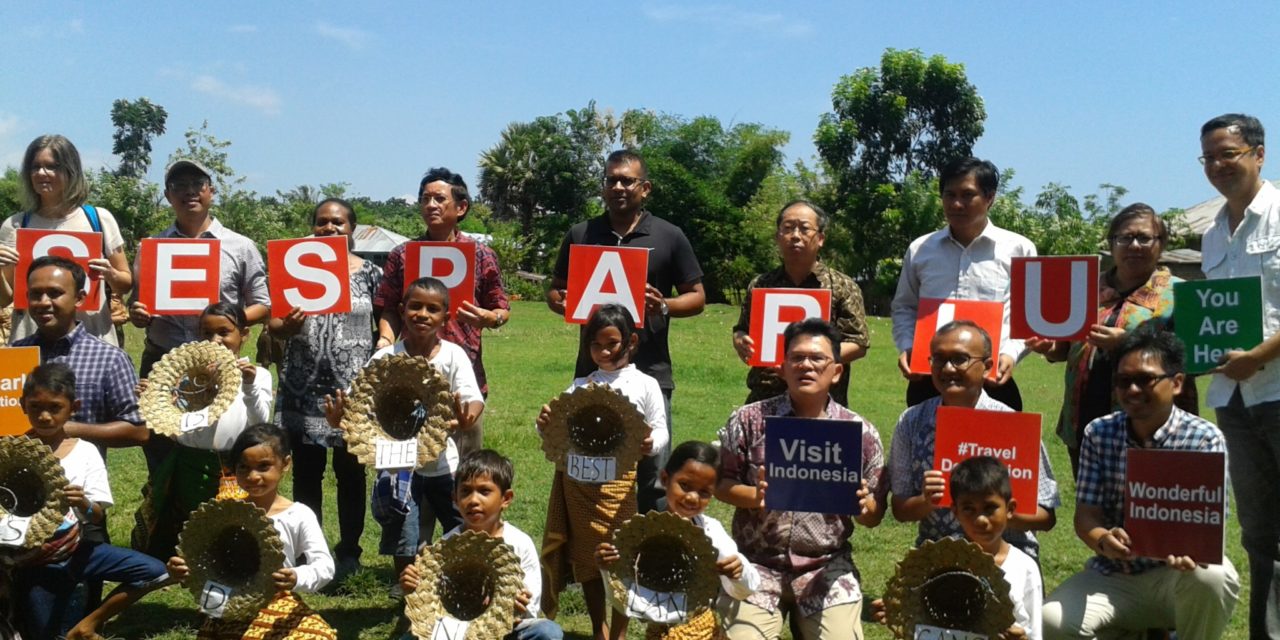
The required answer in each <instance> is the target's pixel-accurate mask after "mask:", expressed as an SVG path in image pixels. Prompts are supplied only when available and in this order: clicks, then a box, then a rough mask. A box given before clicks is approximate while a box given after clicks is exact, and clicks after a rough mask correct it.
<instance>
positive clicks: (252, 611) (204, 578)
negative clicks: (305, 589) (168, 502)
mask: <svg viewBox="0 0 1280 640" xmlns="http://www.w3.org/2000/svg"><path fill="white" fill-rule="evenodd" d="M177 554H178V555H179V556H181V557H182V558H183V559H185V560H186V561H187V566H188V567H190V568H191V575H190V576H189V577H188V578H187V580H186V587H187V590H188V591H190V592H191V593H192V594H194V595H195V597H196V599H197V600H199V599H200V597H201V591H202V590H203V589H204V586H205V583H206V582H208V581H210V580H212V581H213V582H216V583H218V584H220V585H223V586H226V587H228V588H229V589H230V590H231V593H230V596H229V598H228V600H227V605H226V608H225V609H224V610H223V614H222V617H223V618H225V619H228V620H243V619H246V618H253V617H254V616H256V615H257V614H258V610H259V609H261V608H262V607H263V605H265V604H267V601H269V600H270V599H271V597H272V596H274V595H275V592H276V587H275V581H274V580H272V578H271V574H272V573H274V572H276V571H279V570H280V568H281V567H283V566H284V545H283V543H281V542H280V534H279V533H277V532H276V528H275V526H273V525H272V524H271V520H270V519H268V518H267V514H266V512H265V511H263V510H262V509H259V508H258V507H256V506H254V505H253V504H252V503H249V502H245V501H243V500H210V501H208V502H205V503H204V504H202V505H200V508H198V509H196V511H195V513H193V514H191V519H189V520H187V523H186V525H184V526H183V528H182V533H181V534H179V535H178V551H177Z"/></svg>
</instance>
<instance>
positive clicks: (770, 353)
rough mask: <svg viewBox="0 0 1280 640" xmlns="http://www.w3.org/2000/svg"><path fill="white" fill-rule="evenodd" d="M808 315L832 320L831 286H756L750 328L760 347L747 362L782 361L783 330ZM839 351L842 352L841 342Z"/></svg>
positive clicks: (767, 364)
mask: <svg viewBox="0 0 1280 640" xmlns="http://www.w3.org/2000/svg"><path fill="white" fill-rule="evenodd" d="M808 318H821V319H823V320H830V319H831V291H830V290H829V289H752V290H751V324H750V325H749V327H748V330H749V335H750V337H751V341H752V342H754V343H755V346H756V348H755V350H754V351H753V352H752V354H751V360H750V361H748V362H747V364H749V365H751V366H753V367H776V366H778V365H780V364H782V356H783V341H782V332H783V331H786V329H787V325H789V324H791V323H793V322H799V321H801V320H806V319H808ZM836 351H837V352H838V351H839V346H838V345H837V348H836Z"/></svg>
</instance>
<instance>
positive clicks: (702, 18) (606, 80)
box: [0, 0, 1280, 213]
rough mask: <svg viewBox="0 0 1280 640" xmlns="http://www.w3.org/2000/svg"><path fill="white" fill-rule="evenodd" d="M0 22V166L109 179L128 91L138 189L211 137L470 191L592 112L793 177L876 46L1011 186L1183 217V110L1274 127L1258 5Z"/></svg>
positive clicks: (24, 14) (71, 7) (264, 173)
mask: <svg viewBox="0 0 1280 640" xmlns="http://www.w3.org/2000/svg"><path fill="white" fill-rule="evenodd" d="M0 25H3V31H4V34H5V35H4V37H3V38H0V59H2V60H3V61H4V63H3V64H4V67H3V68H4V70H3V71H0V166H6V165H13V166H16V165H17V164H18V163H19V162H20V160H21V154H22V151H23V149H24V148H25V147H26V144H27V143H28V142H29V141H30V140H31V139H32V138H33V137H35V136H36V135H39V134H41V133H46V132H58V133H62V134H64V135H66V136H68V137H69V138H71V139H72V141H74V142H75V143H76V145H77V146H78V147H79V148H80V150H81V154H82V155H83V156H84V157H85V159H86V161H87V162H88V163H89V164H91V165H94V166H101V165H104V164H106V165H114V163H115V160H114V159H113V158H112V156H111V131H112V129H111V122H110V117H109V114H110V108H111V102H112V100H114V99H116V98H131V99H132V98H137V97H140V96H146V97H148V98H150V99H151V100H152V101H154V102H157V103H159V104H161V105H163V106H164V107H165V108H166V109H167V110H168V112H169V132H168V133H167V134H166V135H164V136H163V137H161V138H160V139H159V140H158V141H157V142H156V147H155V152H154V154H153V162H154V165H156V167H153V171H152V176H153V178H157V179H158V178H159V173H160V169H159V168H158V165H162V164H163V163H164V161H165V159H166V158H167V157H168V155H169V153H170V152H171V151H173V150H174V149H175V148H176V147H178V146H179V145H180V144H181V143H182V133H183V131H184V130H186V129H187V128H188V127H192V126H199V124H200V123H201V121H204V120H208V122H209V127H210V130H211V131H212V132H213V133H214V134H215V135H216V136H218V137H220V138H222V139H227V140H231V141H232V142H233V143H234V145H233V146H232V147H231V156H230V162H231V165H232V166H233V167H234V168H235V169H236V170H237V171H238V172H240V173H241V174H243V175H245V176H247V178H248V181H247V183H246V186H247V187H248V188H251V189H254V190H256V191H259V192H262V193H272V192H274V191H276V190H287V189H289V188H292V187H293V186H296V185H299V184H312V185H316V184H320V183H324V182H347V183H350V192H351V193H355V194H364V195H369V196H373V197H376V198H385V197H389V196H394V195H403V194H412V193H413V192H414V191H415V190H416V187H417V181H418V178H419V177H420V176H421V175H422V173H423V172H424V171H425V170H426V169H427V168H428V167H431V166H437V165H443V166H448V167H450V168H452V169H454V170H456V171H459V172H460V173H462V174H463V175H464V176H467V177H468V178H469V182H473V183H474V177H475V175H476V168H475V167H476V161H477V158H478V156H479V154H480V152H481V151H483V150H485V149H487V148H489V147H491V146H492V145H493V144H494V143H495V142H496V141H497V140H498V136H499V133H500V132H501V131H502V129H503V128H504V127H505V126H506V125H507V124H508V123H510V122H512V121H521V120H529V119H532V118H534V117H536V116H539V115H546V114H552V113H556V112H560V111H563V110H566V109H571V108H578V107H582V106H584V105H586V104H587V102H588V101H590V100H593V99H594V100H595V101H596V102H597V104H598V105H599V106H600V107H602V108H611V109H613V110H615V111H618V112H620V111H622V110H625V109H628V108H647V109H653V110H656V111H661V112H668V113H674V114H680V115H684V116H697V115H703V114H707V115H713V116H717V117H719V118H720V119H721V120H722V121H725V122H759V123H763V124H765V125H768V126H771V127H775V128H778V129H782V130H785V131H788V132H790V133H791V143H790V144H789V145H788V146H787V148H786V151H787V154H788V159H789V161H793V160H795V159H806V160H808V159H809V158H811V157H812V156H813V155H814V147H813V142H812V137H813V130H814V128H815V126H816V123H817V121H818V118H819V116H820V115H821V114H822V113H824V112H825V111H827V110H829V109H830V92H831V88H832V86H833V85H834V84H835V83H836V82H837V80H838V79H839V78H840V76H842V75H844V74H848V73H850V72H852V71H853V70H855V69H857V68H859V67H865V66H876V65H878V64H879V59H880V54H881V52H882V51H883V50H884V49H885V48H886V47H894V48H919V49H921V50H923V51H924V52H925V53H926V54H934V53H939V54H942V55H944V56H946V58H947V59H948V60H951V61H953V62H961V63H963V64H964V65H965V67H966V69H967V72H968V76H969V79H970V81H971V82H973V83H974V84H975V85H976V86H977V87H978V91H979V93H980V94H981V95H982V97H983V99H984V100H985V102H986V108H987V122H986V133H985V135H984V136H983V137H982V138H981V140H979V142H978V145H977V148H976V153H977V154H978V155H980V156H982V157H986V158H990V159H992V160H993V161H994V162H995V163H996V164H997V165H998V166H1000V167H1001V168H1006V167H1009V168H1013V169H1015V170H1016V171H1017V177H1016V179H1015V184H1016V185H1020V186H1023V187H1025V188H1026V190H1027V191H1029V192H1031V194H1034V193H1035V192H1037V191H1038V190H1039V188H1040V187H1041V186H1042V185H1043V184H1045V183H1047V182H1050V181H1056V182H1061V183H1063V184H1067V185H1070V186H1071V187H1072V188H1073V192H1074V193H1076V194H1077V195H1079V196H1083V195H1084V194H1086V193H1091V192H1093V191H1094V190H1095V188H1096V186H1097V185H1098V184H1099V183H1103V182H1111V183H1116V184H1121V185H1124V186H1126V187H1128V188H1129V190H1130V195H1129V196H1127V197H1126V201H1134V200H1143V201H1146V202H1148V203H1150V204H1152V205H1154V206H1155V207H1156V208H1157V209H1164V208H1168V207H1173V206H1182V207H1186V206H1190V205H1192V204H1195V203H1197V202H1200V201H1202V200H1205V199H1208V198H1210V197H1213V196H1214V195H1216V193H1215V192H1214V191H1213V189H1212V187H1210V186H1209V185H1208V183H1207V182H1206V181H1205V179H1204V176H1203V174H1202V173H1201V169H1200V166H1199V164H1198V163H1197V162H1196V160H1195V157H1196V156H1197V155H1199V144H1198V135H1197V134H1198V127H1199V126H1200V124H1201V123H1203V122H1204V121H1205V120H1206V119H1208V118H1209V117H1211V116H1214V115H1217V114H1219V113H1222V112H1227V111H1244V112H1246V113H1252V114H1254V115H1257V116H1258V117H1259V118H1261V119H1262V121H1263V123H1264V124H1266V125H1268V126H1270V127H1271V128H1272V137H1273V138H1275V137H1276V136H1280V55H1278V54H1277V53H1276V51H1275V46H1274V43H1273V40H1274V39H1275V36H1276V34H1277V33H1280V3H1277V2H1274V1H1267V2H1259V3H1255V4H1248V5H1246V4H1228V3H1208V2H1141V3H1127V2H1096V3H1095V2H1066V3H1042V2H1020V3H1013V2H1010V3H1000V4H988V3H977V2H940V1H934V2H874V3H855V2H844V1H833V2H786V3H783V2H738V3H728V2H726V3H698V2H693V1H691V0H684V1H672V2H636V3H622V2H476V3H441V2H413V3H409V2H405V3H398V2H396V3H393V2H379V1H372V2H359V3H355V2H333V3H330V2H270V1H268V2H262V1H256V2H241V1H229V2H218V3H205V4H190V3H138V2H127V3H116V2H110V3H107V2H83V3H62V2H48V3H45V2H40V3H35V2H6V3H4V4H3V6H0ZM1277 149H1280V146H1277ZM1276 153H1280V151H1277V152H1276ZM1276 162H1280V156H1277V157H1276V159H1275V160H1272V161H1271V163H1269V165H1274V164H1275V163H1276ZM1264 173H1265V175H1267V177H1276V175H1277V174H1276V173H1275V171H1274V170H1268V171H1264ZM473 186H474V184H473ZM0 213H3V212H0Z"/></svg>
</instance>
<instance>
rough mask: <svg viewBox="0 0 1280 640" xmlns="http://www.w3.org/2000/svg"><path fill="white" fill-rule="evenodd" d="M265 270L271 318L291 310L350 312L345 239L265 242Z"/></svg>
mask: <svg viewBox="0 0 1280 640" xmlns="http://www.w3.org/2000/svg"><path fill="white" fill-rule="evenodd" d="M267 269H268V271H269V272H270V273H271V278H270V279H269V280H268V281H267V284H268V286H269V289H270V292H271V317H273V318H283V317H285V316H287V315H289V311H290V310H292V309H293V308H294V307H299V308H301V309H302V311H303V313H306V314H307V315H318V314H324V313H349V312H350V311H351V277H350V275H349V273H348V272H349V270H348V269H347V237H346V236H328V237H325V238H297V239H293V240H268V241H267Z"/></svg>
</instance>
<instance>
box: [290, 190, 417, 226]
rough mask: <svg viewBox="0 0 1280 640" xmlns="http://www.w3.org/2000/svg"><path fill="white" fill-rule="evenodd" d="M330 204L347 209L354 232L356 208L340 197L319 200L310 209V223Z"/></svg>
mask: <svg viewBox="0 0 1280 640" xmlns="http://www.w3.org/2000/svg"><path fill="white" fill-rule="evenodd" d="M418 193H422V191H421V190H419V191H418ZM331 204H336V205H338V206H339V207H342V208H343V209H346V210H347V223H348V224H350V225H351V230H352V231H353V232H354V231H355V230H356V210H355V208H354V207H352V206H351V203H350V202H347V201H346V200H344V199H342V198H325V199H324V200H321V201H320V202H319V204H317V205H316V208H315V209H312V210H311V224H312V225H315V223H316V214H318V213H320V210H321V209H323V208H324V207H325V206H326V205H331Z"/></svg>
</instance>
